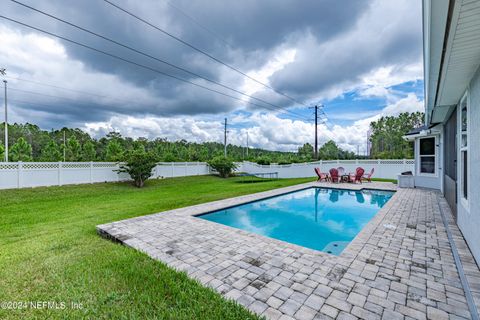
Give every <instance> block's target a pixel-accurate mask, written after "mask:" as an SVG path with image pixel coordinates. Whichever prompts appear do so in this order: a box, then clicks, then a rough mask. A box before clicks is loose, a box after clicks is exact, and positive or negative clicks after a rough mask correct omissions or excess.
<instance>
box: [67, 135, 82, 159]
mask: <svg viewBox="0 0 480 320" xmlns="http://www.w3.org/2000/svg"><path fill="white" fill-rule="evenodd" d="M81 151H82V146H81V145H80V142H78V140H77V138H75V136H73V137H71V138H69V139H68V140H67V149H66V153H65V156H66V160H67V161H72V162H74V161H80V154H81Z"/></svg>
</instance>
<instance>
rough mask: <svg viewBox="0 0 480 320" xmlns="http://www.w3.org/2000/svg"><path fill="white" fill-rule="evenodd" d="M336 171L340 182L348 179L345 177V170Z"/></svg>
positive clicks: (340, 168) (341, 168) (342, 168)
mask: <svg viewBox="0 0 480 320" xmlns="http://www.w3.org/2000/svg"><path fill="white" fill-rule="evenodd" d="M337 170H338V176H339V177H340V182H342V181H347V180H348V177H346V176H345V168H344V167H338V168H337Z"/></svg>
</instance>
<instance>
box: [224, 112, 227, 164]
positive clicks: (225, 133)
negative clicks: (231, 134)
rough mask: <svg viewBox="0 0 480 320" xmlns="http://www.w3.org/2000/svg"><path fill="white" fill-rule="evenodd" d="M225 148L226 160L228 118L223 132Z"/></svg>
mask: <svg viewBox="0 0 480 320" xmlns="http://www.w3.org/2000/svg"><path fill="white" fill-rule="evenodd" d="M223 136H224V137H223V147H224V150H223V154H224V156H225V158H226V157H227V118H225V128H224V130H223Z"/></svg>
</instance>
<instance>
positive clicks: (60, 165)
mask: <svg viewBox="0 0 480 320" xmlns="http://www.w3.org/2000/svg"><path fill="white" fill-rule="evenodd" d="M62 169H63V163H62V162H59V163H58V185H59V186H61V185H62Z"/></svg>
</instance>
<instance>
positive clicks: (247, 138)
mask: <svg viewBox="0 0 480 320" xmlns="http://www.w3.org/2000/svg"><path fill="white" fill-rule="evenodd" d="M247 159H248V130H247Z"/></svg>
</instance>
